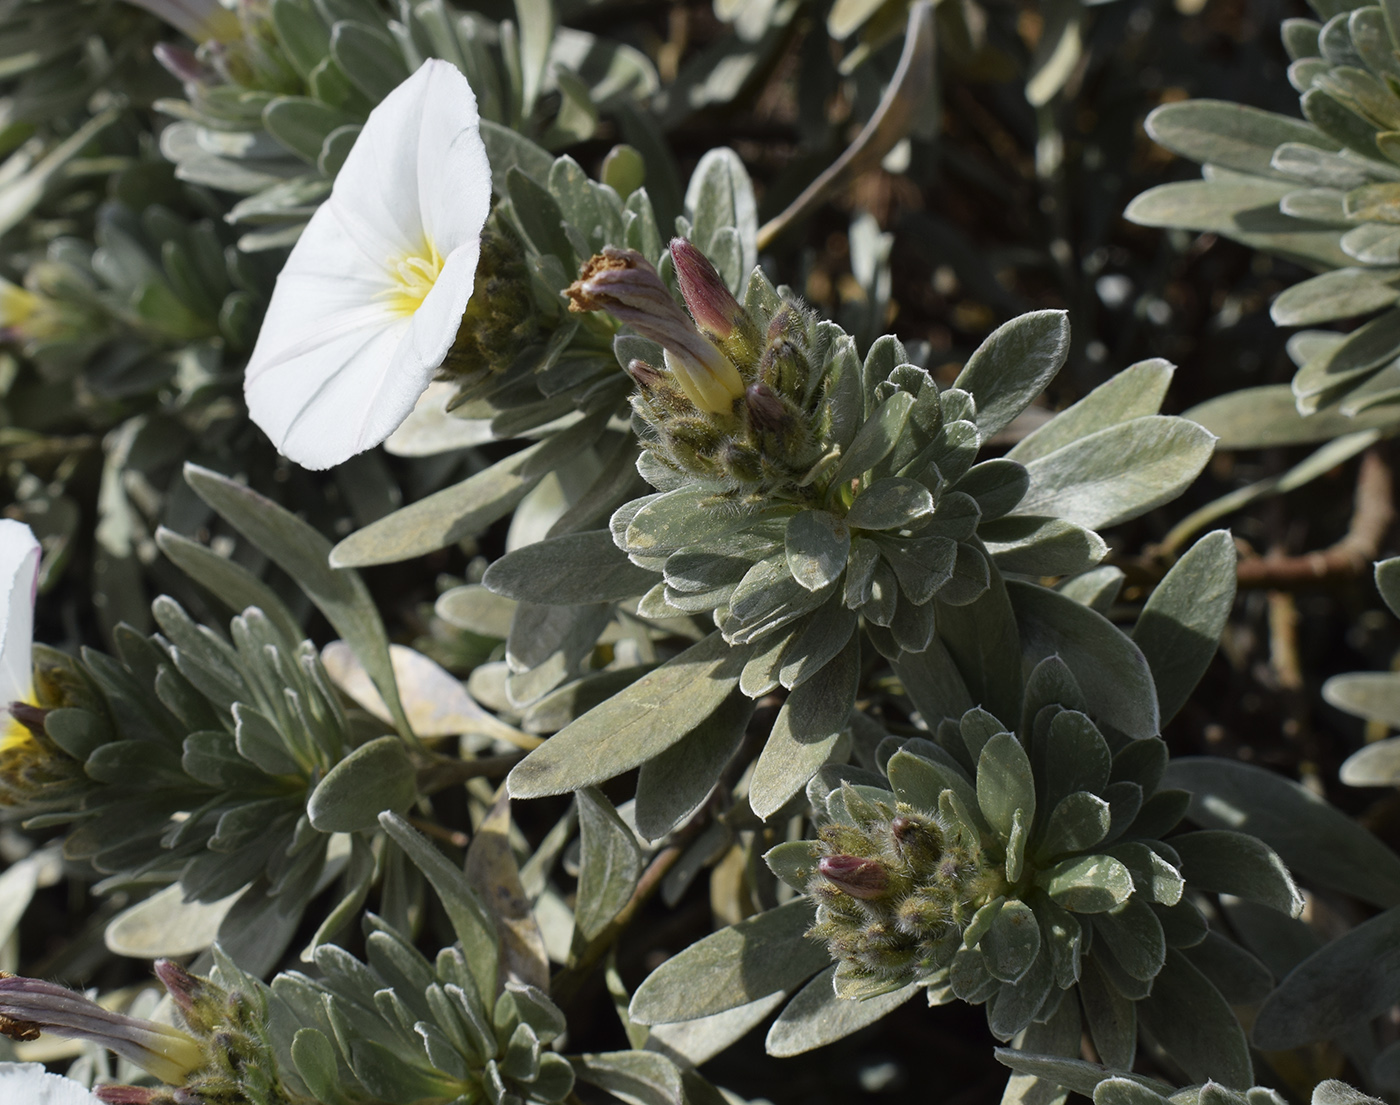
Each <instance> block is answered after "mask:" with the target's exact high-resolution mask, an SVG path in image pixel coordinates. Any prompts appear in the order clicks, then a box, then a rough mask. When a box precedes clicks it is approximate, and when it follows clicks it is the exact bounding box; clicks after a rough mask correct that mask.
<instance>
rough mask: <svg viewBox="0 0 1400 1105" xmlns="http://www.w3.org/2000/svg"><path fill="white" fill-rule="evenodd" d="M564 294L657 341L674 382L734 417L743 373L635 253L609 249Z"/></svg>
mask: <svg viewBox="0 0 1400 1105" xmlns="http://www.w3.org/2000/svg"><path fill="white" fill-rule="evenodd" d="M565 294H566V295H568V297H569V301H570V302H569V310H571V311H574V312H577V313H583V312H586V311H607V312H608V313H609V314H610V315H612V316H613V317H614V318H616V319H617V320H618V321H619V322H625V323H627V325H629V326H631V327H632V329H634V330H636V331H637V333H639V334H641V335H642V336H643V337H644V338H650V339H651V340H652V341H654V342H657V343H659V344H660V345H661V347H662V348H663V349H664V350H665V354H666V367H667V368H668V369H669V370H670V371H671V374H672V375H673V376H675V378H676V383H678V384H679V385H680V387H681V390H682V391H684V392H685V394H686V396H687V398H689V399H690V401H691V402H692V403H694V404H695V405H696V406H697V407H699V408H700V409H701V410H703V411H708V412H709V413H711V414H732V413H733V409H734V401H735V400H736V399H738V398H739V397H740V396H742V395H743V394H744V381H743V379H742V378H741V377H740V376H739V370H738V369H736V368H735V367H734V364H733V362H731V361H730V360H729V358H728V357H726V356H725V355H724V354H723V353H721V352H720V351H719V350H718V349H716V348H715V347H714V345H712V344H711V343H710V342H709V341H708V340H707V339H706V338H705V337H703V336H702V335H701V334H700V332H699V331H698V330H696V329H695V326H694V325H693V324H692V323H691V321H690V319H689V318H688V317H687V316H686V313H685V312H684V311H683V310H681V308H680V305H679V304H678V303H676V301H675V300H674V299H672V298H671V292H670V290H669V289H668V288H667V287H666V285H665V284H664V283H662V280H661V277H660V276H658V275H657V272H656V269H654V268H652V266H651V264H650V263H649V262H648V261H647V259H646V258H645V257H643V256H642V255H641V254H640V253H638V252H637V251H636V250H634V249H618V248H616V247H614V246H605V247H604V249H603V252H602V253H599V254H595V255H594V256H593V257H591V258H589V259H588V260H587V261H585V262H584V264H583V268H582V269H581V270H580V271H579V278H578V279H577V280H575V281H574V282H573V283H572V284H570V285H569V287H568V288H567V289H566V292H565Z"/></svg>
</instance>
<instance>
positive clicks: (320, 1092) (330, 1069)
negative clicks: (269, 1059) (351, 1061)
mask: <svg viewBox="0 0 1400 1105" xmlns="http://www.w3.org/2000/svg"><path fill="white" fill-rule="evenodd" d="M291 1054H292V1062H293V1063H294V1064H295V1066H296V1070H297V1073H298V1074H299V1075H301V1077H302V1080H303V1081H304V1082H305V1083H306V1085H307V1088H308V1089H310V1091H311V1092H312V1093H313V1094H315V1095H316V1097H317V1099H318V1100H320V1101H326V1102H340V1101H343V1100H344V1099H345V1091H344V1090H343V1089H342V1088H341V1078H342V1075H341V1073H340V1067H339V1064H338V1063H337V1061H336V1052H335V1048H334V1047H333V1046H332V1045H331V1042H330V1040H328V1039H326V1036H325V1033H323V1032H321V1031H320V1030H319V1029H316V1028H299V1029H297V1032H296V1035H295V1036H293V1037H292V1049H291Z"/></svg>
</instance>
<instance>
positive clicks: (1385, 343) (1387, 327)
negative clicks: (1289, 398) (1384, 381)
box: [1293, 309, 1400, 399]
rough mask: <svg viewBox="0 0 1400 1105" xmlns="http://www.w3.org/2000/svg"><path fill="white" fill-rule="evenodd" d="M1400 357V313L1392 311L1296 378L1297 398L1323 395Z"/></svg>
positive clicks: (1313, 361) (1314, 361)
mask: <svg viewBox="0 0 1400 1105" xmlns="http://www.w3.org/2000/svg"><path fill="white" fill-rule="evenodd" d="M1397 355H1400V310H1395V309H1392V310H1389V311H1387V312H1386V313H1385V314H1383V315H1381V316H1380V317H1379V318H1374V319H1372V320H1371V321H1370V322H1368V323H1366V324H1365V325H1364V326H1361V327H1359V328H1358V329H1356V330H1353V331H1352V332H1351V333H1349V334H1348V335H1347V336H1346V340H1344V341H1343V342H1342V343H1341V344H1340V345H1338V346H1336V347H1335V348H1334V349H1332V350H1330V351H1329V352H1326V353H1323V354H1321V355H1319V356H1317V357H1314V358H1313V359H1311V360H1309V361H1308V362H1307V363H1306V364H1305V365H1303V367H1302V368H1300V369H1299V370H1298V372H1297V374H1296V375H1295V376H1294V377H1293V394H1294V395H1295V396H1297V397H1298V398H1300V399H1302V398H1306V397H1308V396H1313V395H1321V394H1323V393H1325V392H1328V391H1330V390H1332V389H1334V388H1338V387H1340V386H1341V385H1343V384H1348V383H1352V382H1359V381H1360V378H1361V377H1362V376H1365V375H1366V374H1368V373H1370V372H1372V371H1373V370H1375V369H1377V368H1380V367H1381V366H1382V365H1384V364H1385V363H1386V362H1387V361H1390V360H1393V359H1394V358H1395V357H1396V356H1397Z"/></svg>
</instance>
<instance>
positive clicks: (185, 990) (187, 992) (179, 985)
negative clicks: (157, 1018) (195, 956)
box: [155, 959, 204, 1017]
mask: <svg viewBox="0 0 1400 1105" xmlns="http://www.w3.org/2000/svg"><path fill="white" fill-rule="evenodd" d="M155 972H156V978H158V979H160V984H161V985H162V986H164V987H165V992H166V993H167V994H169V995H170V1000H171V1001H173V1002H174V1003H175V1005H176V1006H177V1007H178V1008H179V1010H180V1012H181V1013H183V1014H185V1016H187V1017H188V1016H189V1014H190V1011H191V1010H192V1009H193V1008H194V1001H195V998H197V997H198V996H199V995H200V994H201V993H202V992H203V990H204V984H203V983H202V982H201V981H200V980H199V979H197V978H195V977H194V975H192V974H190V973H189V971H187V970H185V968H183V967H181V966H180V964H178V963H176V962H175V961H174V960H173V959H157V960H156V962H155Z"/></svg>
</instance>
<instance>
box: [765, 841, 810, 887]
mask: <svg viewBox="0 0 1400 1105" xmlns="http://www.w3.org/2000/svg"><path fill="white" fill-rule="evenodd" d="M822 854H823V848H822V845H821V844H820V843H818V842H817V841H815V840H789V841H787V842H785V843H783V844H779V845H777V846H776V847H774V848H770V849H769V850H768V851H766V852H765V853H763V862H764V863H766V864H768V869H769V870H770V871H772V872H773V874H775V875H777V876H778V878H780V879H782V880H783V882H785V883H787V884H788V886H790V887H792V888H793V889H794V890H796V891H798V892H799V893H806V890H807V883H808V881H809V880H810V879H811V877H812V876H813V875H814V874H816V871H817V860H819V859H820V858H821V856H822Z"/></svg>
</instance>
